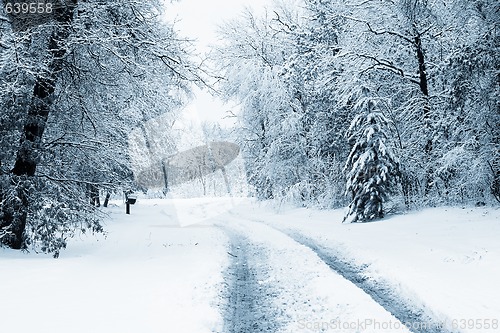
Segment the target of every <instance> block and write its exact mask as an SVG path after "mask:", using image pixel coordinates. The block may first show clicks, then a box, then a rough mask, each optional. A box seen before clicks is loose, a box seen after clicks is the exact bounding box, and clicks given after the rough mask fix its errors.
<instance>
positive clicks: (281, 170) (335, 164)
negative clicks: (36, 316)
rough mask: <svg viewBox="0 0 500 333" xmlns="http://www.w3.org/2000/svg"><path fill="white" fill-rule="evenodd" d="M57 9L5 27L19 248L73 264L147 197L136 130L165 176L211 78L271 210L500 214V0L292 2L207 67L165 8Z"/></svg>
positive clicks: (11, 209)
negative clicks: (75, 254) (231, 111)
mask: <svg viewBox="0 0 500 333" xmlns="http://www.w3.org/2000/svg"><path fill="white" fill-rule="evenodd" d="M53 2H54V3H55V4H57V5H55V6H54V7H53V11H52V7H51V12H50V15H48V14H47V15H46V16H44V17H43V19H39V20H35V21H30V20H29V19H30V18H29V17H28V18H27V19H25V20H21V19H20V18H19V17H15V16H13V15H11V14H12V13H11V14H0V244H2V245H3V246H6V247H10V248H14V249H28V248H33V249H35V250H37V251H44V252H51V253H55V255H56V256H57V254H58V252H59V250H60V249H61V248H64V247H65V246H66V241H67V239H68V238H70V237H72V236H73V235H74V234H75V233H80V232H87V231H88V232H101V231H102V226H101V223H100V220H101V218H102V211H101V210H100V209H99V207H98V206H99V193H101V195H102V194H106V193H113V192H115V193H120V192H121V191H123V189H126V188H134V187H136V185H135V184H134V171H137V166H135V168H134V166H133V165H132V162H131V161H132V160H133V159H132V158H131V157H130V154H129V152H130V135H131V133H134V134H133V135H135V136H139V137H140V136H142V138H141V140H143V141H144V142H145V147H146V149H149V152H143V155H145V156H148V158H149V159H150V161H149V162H148V163H162V158H163V157H164V156H162V154H159V153H157V152H156V151H153V150H154V149H156V148H154V147H153V146H154V145H158V144H159V145H160V146H162V147H166V148H165V150H167V151H168V152H169V153H171V152H172V151H175V149H174V148H173V147H174V146H175V142H172V139H171V133H169V132H168V131H169V128H170V127H171V125H172V123H173V122H175V119H176V117H177V115H178V113H179V112H180V110H181V108H182V106H183V105H184V103H185V102H186V100H187V99H188V97H189V95H190V90H191V87H192V84H199V85H202V86H206V85H207V84H208V82H211V81H214V82H215V83H214V84H213V86H212V87H211V88H210V89H211V90H213V91H217V92H218V94H219V95H218V96H219V97H221V98H223V99H224V100H226V101H236V102H237V103H238V105H239V107H240V110H239V111H238V112H235V113H237V115H238V125H237V128H236V129H235V130H234V132H235V133H236V136H237V141H238V144H239V145H240V147H241V152H242V156H243V159H244V163H245V170H246V171H245V172H246V178H247V181H248V183H249V185H250V186H251V188H252V190H251V191H250V193H251V194H252V195H255V196H256V197H258V198H259V199H263V200H265V199H275V200H279V201H286V202H292V203H294V204H298V205H303V206H308V207H322V208H332V207H345V206H348V207H349V210H348V213H347V216H346V220H349V221H366V220H371V219H376V218H380V217H383V216H384V215H385V214H387V213H388V212H391V211H402V210H405V209H415V208H420V207H423V206H435V205H445V204H473V205H474V204H476V205H485V204H498V202H499V201H500V109H499V93H500V90H499V89H500V87H499V85H500V74H499V68H500V53H499V37H498V22H499V16H500V12H499V11H500V8H499V7H500V5H499V4H498V2H497V1H495V0H331V1H327V0H302V1H299V0H296V1H282V2H277V3H275V5H274V7H269V8H267V9H266V10H264V11H262V12H259V14H256V13H254V12H252V11H251V10H246V11H244V12H243V13H242V14H241V15H240V16H239V17H237V18H235V19H234V20H232V21H229V22H226V23H224V24H223V25H221V26H220V36H221V42H220V43H219V44H218V45H217V46H214V48H213V50H212V52H210V54H209V55H207V59H205V60H206V61H204V62H203V66H201V65H198V64H197V62H196V61H194V60H193V59H194V57H193V47H192V44H191V43H190V41H189V40H187V39H183V38H181V37H180V36H179V35H178V34H177V33H176V30H175V29H174V26H173V25H171V24H168V23H165V22H164V20H163V19H162V11H163V10H164V9H163V5H164V4H163V2H162V1H160V0H154V1H142V2H137V1H132V0H108V1H97V0H86V1H82V0H57V1H53ZM7 3H9V1H0V4H1V5H2V8H6V7H5V5H6V4H7ZM200 66H201V67H200ZM158 119H161V121H159V122H158V123H159V124H163V125H162V126H163V127H161V130H155V131H154V133H153V134H151V131H150V130H149V129H148V126H149V127H151V122H150V121H151V120H155V121H157V120H158ZM146 124H148V125H146ZM158 133H162V134H161V135H163V136H162V137H154V135H159V134H158ZM152 147H153V148H154V149H153V148H152Z"/></svg>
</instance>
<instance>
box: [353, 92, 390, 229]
mask: <svg viewBox="0 0 500 333" xmlns="http://www.w3.org/2000/svg"><path fill="white" fill-rule="evenodd" d="M353 98H355V100H353V103H354V107H353V112H354V114H355V117H354V119H353V120H352V122H351V126H350V127H349V130H348V132H347V136H348V141H349V142H351V143H352V144H353V146H352V149H351V153H350V155H349V157H348V158H347V163H346V166H345V168H346V169H347V170H348V173H347V183H346V195H351V197H352V201H351V203H350V205H349V211H348V213H347V215H346V217H345V218H344V220H349V221H352V222H356V221H369V220H373V219H377V218H381V217H384V206H383V205H384V202H385V201H386V200H387V198H388V196H389V195H390V194H391V193H395V192H396V190H397V185H398V174H399V170H398V160H397V158H396V156H394V153H393V152H392V150H391V148H390V147H389V145H388V142H387V141H388V131H389V128H388V127H389V121H388V119H387V118H386V117H385V116H384V115H383V113H382V111H381V106H380V104H381V103H382V101H381V100H380V99H377V98H375V97H373V96H371V93H370V91H369V89H368V88H367V87H365V86H361V88H360V91H359V94H358V95H357V96H353Z"/></svg>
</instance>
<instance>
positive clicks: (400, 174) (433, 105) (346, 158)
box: [212, 0, 500, 221]
mask: <svg viewBox="0 0 500 333" xmlns="http://www.w3.org/2000/svg"><path fill="white" fill-rule="evenodd" d="M499 11H500V5H499V3H498V2H497V1H494V0H486V1H482V0H477V1H476V0H472V1H469V0H453V1H442V0H377V1H369V0H368V1H360V0H353V1H350V0H338V1H335V0H332V1H326V0H305V1H295V2H294V3H293V4H291V3H290V2H287V1H283V2H280V3H279V4H278V5H277V6H276V7H275V8H274V9H267V10H266V11H265V12H264V14H258V15H257V14H254V13H253V12H252V11H250V10H248V11H246V12H245V13H244V14H243V15H242V16H241V17H239V18H238V19H235V20H233V21H231V22H227V23H226V24H225V25H224V26H222V27H221V29H220V31H221V35H222V37H223V40H224V42H223V44H222V45H221V46H220V47H218V48H217V49H216V50H215V51H214V54H213V55H212V56H213V57H214V59H216V60H217V63H218V66H217V73H218V74H219V75H220V76H221V77H222V78H223V79H221V80H220V81H219V85H218V87H219V89H220V90H221V91H222V93H223V95H224V97H225V98H226V99H228V100H230V99H236V100H237V101H239V103H240V105H241V109H242V113H241V116H240V120H239V123H240V129H239V133H240V135H239V137H240V143H241V145H242V148H243V151H244V157H245V162H246V167H247V176H248V181H249V182H250V184H252V185H253V186H254V187H255V192H256V195H257V196H258V197H259V198H261V199H270V198H274V199H279V200H286V201H293V202H295V203H297V204H300V205H306V206H311V205H313V206H321V207H342V206H349V213H348V216H346V218H348V219H349V220H353V221H354V220H370V219H374V218H379V217H382V216H383V215H384V213H386V212H387V211H391V210H399V211H400V210H403V209H414V208H421V207H423V206H434V205H444V204H477V205H484V204H494V203H496V204H498V202H499V201H500V109H499V84H500V76H499V68H500V53H499V36H498V22H499V16H500V12H499Z"/></svg>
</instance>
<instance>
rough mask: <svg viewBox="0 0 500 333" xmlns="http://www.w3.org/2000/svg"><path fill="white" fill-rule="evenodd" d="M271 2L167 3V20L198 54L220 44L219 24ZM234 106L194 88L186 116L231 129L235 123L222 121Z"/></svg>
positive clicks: (204, 0) (197, 0) (206, 0)
mask: <svg viewBox="0 0 500 333" xmlns="http://www.w3.org/2000/svg"><path fill="white" fill-rule="evenodd" d="M271 1H272V0H180V1H178V2H174V3H169V0H165V2H166V18H167V20H169V21H171V22H172V21H174V20H175V21H176V24H175V27H176V29H177V30H178V32H179V34H180V35H181V36H183V37H188V38H191V39H196V40H197V43H196V46H197V49H198V52H199V53H205V52H207V51H208V49H209V45H211V44H215V43H217V35H216V30H217V25H218V24H221V23H223V22H224V21H227V20H230V19H232V18H234V17H237V16H238V15H239V14H240V13H241V12H242V11H243V9H244V8H245V7H251V8H253V9H254V10H255V11H257V12H258V11H259V10H261V9H263V8H264V6H266V5H269V4H270V3H271ZM233 108H234V106H230V105H222V103H221V102H220V101H218V100H214V99H213V98H212V97H211V96H210V95H209V94H208V93H207V92H204V91H199V89H195V99H194V100H193V101H192V102H191V103H190V104H189V105H188V106H187V107H186V109H185V111H184V114H185V117H186V118H187V119H189V120H190V121H193V122H200V121H214V122H219V123H221V124H222V125H223V126H230V125H231V123H233V122H234V121H233V120H228V119H225V120H224V119H223V118H224V116H225V115H226V111H228V110H234V109H233Z"/></svg>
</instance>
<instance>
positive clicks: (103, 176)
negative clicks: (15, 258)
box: [0, 0, 197, 255]
mask: <svg viewBox="0 0 500 333" xmlns="http://www.w3.org/2000/svg"><path fill="white" fill-rule="evenodd" d="M66 3H67V4H68V6H61V7H58V8H57V9H55V10H56V15H55V16H54V17H53V18H52V19H50V20H49V21H46V22H41V23H40V24H38V25H34V26H29V27H27V28H26V27H25V28H24V30H20V28H19V27H18V26H16V27H14V25H13V24H14V23H13V22H12V21H9V20H5V21H3V20H2V21H1V22H0V24H2V25H3V26H2V29H1V30H0V31H1V35H0V38H1V47H0V50H1V51H0V57H1V58H0V66H1V67H0V73H1V76H0V86H1V87H2V88H5V89H0V103H1V104H0V107H1V108H2V109H3V110H5V112H2V115H1V116H0V125H1V128H0V131H1V132H2V134H4V133H5V136H3V135H2V145H4V146H2V149H3V148H4V147H5V148H6V150H5V151H4V150H2V153H0V158H1V162H0V164H1V168H2V173H1V174H0V188H1V191H0V243H1V244H3V245H5V246H8V247H11V248H14V249H20V248H27V247H28V246H29V245H30V244H31V245H32V247H34V248H35V249H41V250H43V251H48V252H53V253H55V254H56V255H57V253H58V251H59V249H60V248H61V247H64V246H65V244H66V239H67V238H68V237H71V236H72V235H73V234H74V233H75V232H85V231H87V230H91V231H101V230H102V228H101V226H100V223H99V214H98V213H99V212H98V211H97V210H96V209H95V207H94V204H95V200H94V199H95V196H96V193H97V195H98V191H99V189H107V190H119V189H120V188H122V187H125V186H126V187H130V186H132V181H133V177H132V172H131V167H130V158H129V156H128V144H127V143H128V142H127V141H128V134H129V133H130V132H131V131H132V129H134V128H135V127H138V126H140V124H141V123H142V122H144V121H147V120H149V119H151V118H153V117H156V116H158V115H161V114H163V113H165V112H172V110H173V109H174V108H176V107H178V105H179V104H180V102H181V101H182V99H181V98H180V97H179V95H180V94H182V92H183V91H186V90H188V88H187V85H188V83H189V82H190V81H192V80H196V78H197V75H196V73H195V69H194V67H193V66H192V65H191V63H190V62H189V60H188V59H189V52H188V51H187V48H188V45H187V44H186V43H185V42H184V41H183V40H182V39H180V38H178V36H177V35H176V33H175V32H174V29H173V27H172V26H170V25H168V24H163V23H162V22H161V20H162V19H161V10H162V7H161V5H162V4H161V3H160V2H159V1H146V2H141V3H140V2H136V1H115V0H110V1H106V2H102V1H94V0H92V1H78V0H74V1H66ZM5 115H6V116H5ZM19 142H20V144H19ZM89 192H90V193H89ZM91 199H92V200H91ZM90 201H92V202H93V204H90Z"/></svg>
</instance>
